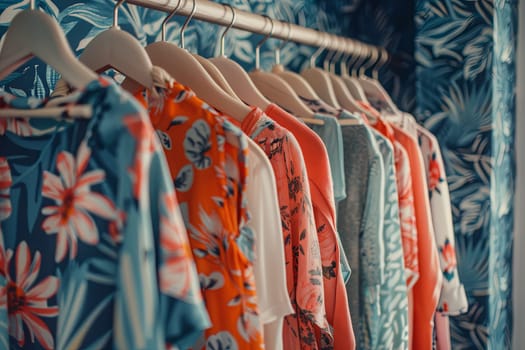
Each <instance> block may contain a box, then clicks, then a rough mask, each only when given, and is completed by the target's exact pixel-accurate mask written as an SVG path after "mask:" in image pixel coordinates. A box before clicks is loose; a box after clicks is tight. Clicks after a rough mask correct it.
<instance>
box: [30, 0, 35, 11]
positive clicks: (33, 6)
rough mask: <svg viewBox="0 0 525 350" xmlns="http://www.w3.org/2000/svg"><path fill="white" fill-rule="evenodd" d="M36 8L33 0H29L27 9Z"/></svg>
mask: <svg viewBox="0 0 525 350" xmlns="http://www.w3.org/2000/svg"><path fill="white" fill-rule="evenodd" d="M35 8H36V5H35V0H29V9H30V10H34V9H35Z"/></svg>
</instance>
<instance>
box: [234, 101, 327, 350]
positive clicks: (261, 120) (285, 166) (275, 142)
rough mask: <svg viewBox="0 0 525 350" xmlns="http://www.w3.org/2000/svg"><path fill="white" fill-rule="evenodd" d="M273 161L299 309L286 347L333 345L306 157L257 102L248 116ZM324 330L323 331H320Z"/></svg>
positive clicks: (292, 292) (247, 128) (248, 127)
mask: <svg viewBox="0 0 525 350" xmlns="http://www.w3.org/2000/svg"><path fill="white" fill-rule="evenodd" d="M242 130H243V131H244V132H246V133H247V134H248V135H249V136H250V137H251V138H252V139H253V140H254V141H255V142H256V143H257V144H259V146H260V147H261V148H262V149H263V151H264V152H265V153H266V155H267V156H268V158H269V159H270V163H271V164H272V167H273V170H274V173H275V179H276V184H277V192H278V200H279V206H280V209H281V224H282V229H283V235H284V249H285V259H286V277H287V287H288V293H289V296H290V301H291V303H292V306H293V308H294V310H295V314H294V315H288V316H286V317H285V322H284V323H285V325H284V330H283V344H284V348H285V349H294V350H295V349H331V348H333V345H332V344H333V336H332V331H331V329H330V327H329V325H328V322H327V319H326V312H325V297H324V290H323V265H322V261H321V253H320V247H319V240H318V238H317V231H316V227H315V223H314V220H313V215H312V214H313V211H312V202H311V199H310V186H309V184H308V180H307V177H306V172H305V169H306V167H305V164H304V158H303V155H302V152H301V149H300V148H299V145H298V143H297V140H296V139H295V137H294V136H293V135H292V134H291V133H290V132H288V131H287V130H286V129H284V128H282V127H281V126H280V125H279V124H277V123H275V122H274V121H272V120H271V119H270V118H268V116H266V115H265V114H264V113H263V111H261V110H260V109H257V108H254V109H253V110H252V112H251V113H250V114H249V115H248V116H246V117H245V119H244V120H243V122H242ZM319 334H320V335H319Z"/></svg>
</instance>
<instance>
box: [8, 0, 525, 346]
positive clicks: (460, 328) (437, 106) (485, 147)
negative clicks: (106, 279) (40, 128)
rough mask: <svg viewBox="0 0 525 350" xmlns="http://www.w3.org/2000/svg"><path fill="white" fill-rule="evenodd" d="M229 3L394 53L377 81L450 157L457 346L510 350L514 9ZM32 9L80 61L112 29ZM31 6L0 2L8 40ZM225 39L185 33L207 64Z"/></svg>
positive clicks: (374, 0) (291, 59)
mask: <svg viewBox="0 0 525 350" xmlns="http://www.w3.org/2000/svg"><path fill="white" fill-rule="evenodd" d="M222 2H226V3H229V4H231V5H233V6H235V7H238V8H241V9H244V10H247V11H251V12H255V13H259V14H268V15H270V16H272V17H273V18H277V19H282V20H286V21H290V22H293V23H297V24H300V25H304V26H309V27H312V28H317V29H321V30H326V31H330V32H333V33H338V34H343V33H344V34H348V35H350V36H351V37H354V38H357V39H361V40H364V41H366V42H369V43H373V44H378V45H382V46H384V47H386V48H387V49H388V50H389V52H390V53H391V55H392V56H391V61H390V64H389V65H388V67H387V68H388V69H383V70H382V71H381V72H380V78H381V81H382V83H383V84H384V85H385V87H386V88H387V90H388V91H389V92H390V93H391V95H392V96H393V98H394V101H395V102H396V103H397V104H398V105H399V107H400V108H401V109H404V110H407V111H412V110H413V111H415V112H416V115H417V116H418V118H419V119H420V121H421V122H423V123H425V125H426V126H427V127H428V128H429V129H430V130H431V131H433V132H434V133H435V134H436V135H437V136H438V138H439V140H440V143H441V145H442V148H443V149H442V153H443V156H444V160H445V165H446V170H447V178H448V182H449V187H450V191H451V199H452V211H453V214H454V220H455V231H456V245H457V252H458V268H459V273H460V276H461V278H462V280H463V283H464V284H465V287H466V288H467V293H468V294H469V301H470V311H469V312H468V313H467V314H465V315H462V316H459V317H457V318H455V319H453V322H452V326H451V329H452V338H453V347H454V349H486V348H487V347H488V346H489V343H491V344H492V348H497V349H503V348H504V347H508V346H509V344H510V333H511V332H510V323H511V322H510V317H511V315H510V314H509V313H508V311H507V309H508V308H507V305H508V303H509V301H510V290H511V288H510V287H509V283H510V279H509V278H510V260H511V259H510V256H509V254H510V249H509V247H510V245H511V244H512V237H511V232H512V224H513V223H512V219H511V218H512V207H511V205H510V203H512V200H513V194H512V193H513V191H512V189H513V186H514V164H513V151H512V149H513V144H514V138H513V131H512V130H513V129H514V112H515V111H514V94H515V89H514V86H515V81H514V78H513V77H514V74H513V73H514V69H515V67H514V64H515V37H516V14H517V8H516V2H513V1H503V0H494V1H493V0H405V1H396V0H367V1H362V0H351V1H350V0H346V1H345V0H337V1H330V2H327V1H320V0H284V1H268V0H257V1H248V0H226V1H222ZM36 3H37V6H38V7H40V9H42V10H43V11H45V12H46V13H49V14H50V15H52V16H53V17H55V18H56V19H57V21H58V22H59V23H60V25H61V26H62V28H63V29H64V31H65V33H66V35H67V37H68V39H69V41H70V44H71V47H72V48H73V50H75V52H76V54H79V53H80V52H81V51H82V50H83V48H84V47H85V45H86V44H87V43H88V42H89V41H90V40H91V39H92V38H93V37H94V36H95V35H96V34H98V33H99V32H100V31H102V30H103V29H104V28H107V27H109V25H110V24H111V16H112V7H113V4H114V3H113V2H112V1H108V0H92V1H79V2H71V1H65V0H39V1H36ZM27 4H28V1H27V0H14V1H13V0H11V1H9V0H0V36H1V37H2V39H3V37H4V35H5V32H6V30H7V28H8V26H9V23H10V21H11V19H12V18H13V16H14V15H15V14H16V13H17V12H18V11H20V10H22V9H24V8H25V7H27ZM409 9H414V11H411V10H409ZM164 16H165V14H163V13H160V12H158V11H154V10H148V9H141V8H137V7H135V6H133V5H129V4H124V6H122V8H121V10H120V25H121V27H122V28H123V29H124V30H127V31H129V32H131V33H132V34H133V35H135V36H136V37H137V38H138V39H139V40H140V41H141V42H142V43H144V44H145V43H147V42H152V41H155V40H158V39H159V37H160V25H161V22H162V20H163V18H164ZM176 17H177V16H176ZM181 23H182V18H181V17H177V18H175V19H173V20H172V21H171V22H170V23H169V24H168V28H167V38H168V40H170V41H174V42H178V40H179V38H178V34H179V32H178V30H179V28H180V26H181ZM220 29H222V28H220ZM220 33H221V30H219V27H217V26H216V25H213V24H204V23H203V22H200V21H192V22H191V23H190V26H189V28H188V30H187V34H186V35H187V43H188V48H189V49H190V50H192V51H193V52H198V53H200V54H202V55H204V56H212V55H216V54H218V49H217V40H218V36H219V35H220ZM259 39H260V36H258V35H253V34H250V33H246V32H242V31H237V30H232V31H230V32H229V33H228V35H227V36H226V52H225V54H226V55H228V56H230V57H231V58H232V59H234V60H236V61H238V62H240V63H241V64H242V65H243V66H244V67H245V68H247V69H252V68H253V65H254V51H253V50H254V47H255V43H256V42H257V41H258V40H259ZM279 44H280V42H279V41H277V40H269V41H268V42H267V43H266V44H265V47H264V48H263V51H262V53H263V55H262V67H263V68H264V69H268V68H270V66H271V65H272V64H273V59H274V58H273V53H272V51H273V49H275V47H276V46H277V45H279ZM313 50H314V48H311V47H306V46H300V45H296V44H293V43H289V44H287V45H286V46H285V47H284V48H283V50H282V51H281V61H282V62H283V64H285V65H287V66H288V67H290V68H291V69H293V70H299V69H301V68H303V67H305V66H306V65H307V64H308V57H309V56H310V55H311V53H312V52H313ZM321 58H322V57H321ZM414 60H415V62H414ZM57 78H58V76H57V74H56V73H55V72H54V71H53V70H52V69H51V68H49V67H47V66H46V65H45V64H43V63H42V62H41V61H39V60H36V59H34V60H31V61H29V62H28V63H27V64H25V65H24V66H23V67H20V68H19V69H18V70H17V71H15V72H14V73H12V74H10V75H9V76H8V77H7V78H6V79H4V80H3V81H2V83H1V85H0V88H3V89H4V90H6V91H8V92H10V93H13V94H15V95H18V96H36V97H44V96H47V95H48V94H49V93H50V91H51V90H52V89H53V87H54V85H55V83H56V80H57ZM416 88H417V89H416ZM491 276H499V277H498V278H491ZM100 277H101V278H102V276H100ZM489 305H490V306H489ZM489 330H490V331H489ZM0 343H1V340H0Z"/></svg>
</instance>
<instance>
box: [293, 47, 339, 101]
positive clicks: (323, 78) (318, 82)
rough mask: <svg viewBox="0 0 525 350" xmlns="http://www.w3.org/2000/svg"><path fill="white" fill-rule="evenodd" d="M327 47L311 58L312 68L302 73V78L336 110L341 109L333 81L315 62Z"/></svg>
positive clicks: (321, 48)
mask: <svg viewBox="0 0 525 350" xmlns="http://www.w3.org/2000/svg"><path fill="white" fill-rule="evenodd" d="M325 47H326V46H324V47H320V48H319V50H317V51H316V52H315V53H314V54H313V55H312V57H311V58H310V68H307V69H305V70H303V71H302V72H301V76H302V77H304V78H305V79H306V81H308V83H310V86H312V88H313V89H314V90H315V92H317V94H318V95H319V96H320V97H321V100H323V101H324V102H326V103H327V104H329V105H330V106H332V107H334V108H341V106H340V105H339V103H338V102H337V97H336V96H335V92H334V87H333V84H332V81H331V80H330V77H329V76H328V74H327V73H326V72H325V71H324V70H322V69H320V68H317V67H315V61H316V59H317V57H318V56H319V55H320V54H321V52H323V51H324V49H325Z"/></svg>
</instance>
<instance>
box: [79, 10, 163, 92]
mask: <svg viewBox="0 0 525 350" xmlns="http://www.w3.org/2000/svg"><path fill="white" fill-rule="evenodd" d="M124 1H125V0H119V1H118V2H117V4H116V5H115V7H114V9H113V26H112V27H111V28H109V29H108V30H105V31H103V32H102V33H100V34H99V35H97V36H96V37H95V38H94V39H93V40H91V41H90V42H89V44H88V45H87V46H86V48H85V49H84V51H83V52H82V54H81V55H80V61H81V62H83V63H84V64H85V65H86V66H88V67H89V68H91V69H92V70H94V71H95V72H97V73H101V72H104V71H106V70H108V69H110V68H113V69H115V70H117V71H118V72H120V73H121V74H123V75H125V76H126V77H127V78H128V79H126V80H127V84H123V86H122V87H123V88H125V89H126V90H128V91H131V92H134V91H136V90H137V89H138V88H139V86H140V87H142V88H147V89H151V88H153V76H152V67H153V65H152V63H151V60H150V59H149V57H148V54H147V53H146V51H145V50H144V47H142V45H141V44H140V42H139V41H138V40H137V39H135V38H134V37H133V36H132V35H131V34H129V33H128V32H125V31H123V30H121V29H120V27H119V25H118V10H119V8H120V6H121V5H122V3H123V2H124ZM130 80H133V84H132V82H131V81H130Z"/></svg>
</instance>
